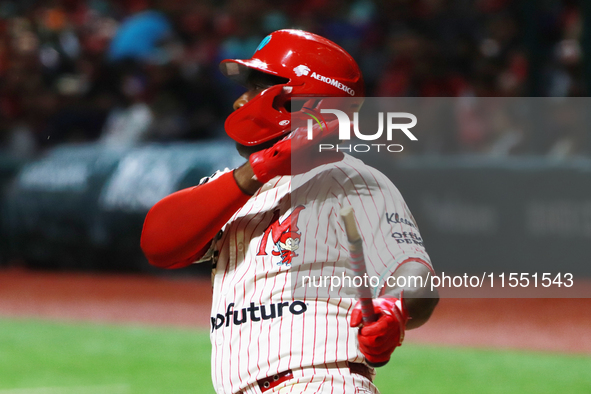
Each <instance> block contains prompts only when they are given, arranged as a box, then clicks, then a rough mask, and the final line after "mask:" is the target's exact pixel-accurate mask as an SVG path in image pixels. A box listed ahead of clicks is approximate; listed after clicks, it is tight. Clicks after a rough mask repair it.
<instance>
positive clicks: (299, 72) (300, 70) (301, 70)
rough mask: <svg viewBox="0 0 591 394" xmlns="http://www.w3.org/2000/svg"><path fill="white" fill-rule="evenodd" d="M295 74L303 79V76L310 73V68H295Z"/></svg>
mask: <svg viewBox="0 0 591 394" xmlns="http://www.w3.org/2000/svg"><path fill="white" fill-rule="evenodd" d="M293 72H294V73H296V75H297V76H298V77H301V76H302V75H308V74H309V73H310V68H309V67H308V66H304V65H303V64H300V65H299V66H297V67H294V69H293Z"/></svg>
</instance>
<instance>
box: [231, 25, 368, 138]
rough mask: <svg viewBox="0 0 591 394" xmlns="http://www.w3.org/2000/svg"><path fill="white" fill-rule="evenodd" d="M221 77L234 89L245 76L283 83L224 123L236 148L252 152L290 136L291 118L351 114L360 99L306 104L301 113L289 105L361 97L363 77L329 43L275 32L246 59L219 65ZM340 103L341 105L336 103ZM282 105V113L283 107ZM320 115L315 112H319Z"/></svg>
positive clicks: (300, 34)
mask: <svg viewBox="0 0 591 394" xmlns="http://www.w3.org/2000/svg"><path fill="white" fill-rule="evenodd" d="M220 69H221V71H222V73H223V74H224V75H225V76H227V77H228V78H231V79H232V80H235V81H236V82H238V83H241V84H246V83H247V79H248V74H249V72H250V70H258V71H260V72H263V73H266V74H270V75H274V76H276V77H281V78H284V79H285V80H286V81H287V82H285V83H283V84H279V85H274V86H272V87H270V88H268V89H266V90H264V91H263V92H261V93H260V94H259V95H257V96H256V97H255V98H253V99H252V100H250V101H249V102H248V103H246V104H245V105H244V106H242V107H241V108H239V109H238V110H236V111H234V112H233V113H232V114H231V115H230V116H228V118H227V119H226V123H225V129H226V133H228V135H229V136H230V137H231V138H232V139H234V140H235V141H236V142H238V143H240V144H242V145H247V146H252V145H258V144H261V143H263V142H267V141H270V140H272V139H274V138H277V137H280V136H282V135H284V134H287V133H289V132H290V131H291V130H292V128H291V120H292V116H294V117H301V118H302V119H304V117H306V118H307V117H308V115H306V114H304V112H303V111H306V112H310V111H312V112H315V110H316V111H318V110H320V109H321V108H339V109H341V110H344V111H345V112H348V113H352V112H354V111H356V110H358V109H359V107H360V105H361V103H362V102H363V99H359V100H354V102H353V103H352V102H351V101H346V107H343V104H339V100H336V101H335V99H331V100H326V99H325V100H320V99H319V100H308V101H306V102H305V103H302V104H303V106H302V107H301V110H298V111H295V112H290V111H289V110H288V107H289V108H296V107H297V106H295V105H293V103H292V101H294V100H295V98H296V97H357V98H360V97H363V96H364V94H365V91H364V85H363V77H362V75H361V72H360V71H359V67H358V66H357V63H355V60H353V58H352V57H351V55H349V54H348V53H347V52H346V51H345V50H344V49H343V48H341V47H340V46H338V45H337V44H335V43H334V42H332V41H330V40H327V39H326V38H323V37H320V36H318V35H316V34H312V33H308V32H305V31H301V30H278V31H276V32H273V33H271V34H270V35H268V36H267V37H265V38H264V39H263V41H261V43H260V44H259V46H258V48H257V49H256V51H255V53H254V54H253V56H252V58H251V59H248V60H239V59H227V60H223V61H222V62H221V64H220ZM340 101H343V100H340ZM286 105H287V107H286ZM318 112H319V111H318Z"/></svg>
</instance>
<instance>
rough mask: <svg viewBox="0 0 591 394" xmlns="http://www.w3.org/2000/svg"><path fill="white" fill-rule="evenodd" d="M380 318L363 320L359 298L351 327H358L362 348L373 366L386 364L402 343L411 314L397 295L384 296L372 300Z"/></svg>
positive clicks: (362, 351)
mask: <svg viewBox="0 0 591 394" xmlns="http://www.w3.org/2000/svg"><path fill="white" fill-rule="evenodd" d="M373 307H374V311H375V313H376V315H377V320H376V321H375V322H373V323H367V324H365V323H363V317H362V314H361V304H360V303H359V301H357V304H356V305H355V308H353V313H352V314H351V327H359V326H361V328H360V329H359V334H358V336H357V338H358V340H359V349H360V350H361V353H363V355H364V356H365V358H366V360H367V361H368V362H369V363H370V364H373V365H374V366H381V365H385V364H386V363H387V362H388V361H390V355H391V354H392V352H394V349H396V347H397V346H400V345H402V341H403V340H404V330H405V328H406V322H407V321H408V314H407V313H406V311H405V308H404V306H403V305H402V300H399V299H397V298H393V297H392V298H390V297H382V298H377V299H374V300H373Z"/></svg>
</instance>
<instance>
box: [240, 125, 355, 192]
mask: <svg viewBox="0 0 591 394" xmlns="http://www.w3.org/2000/svg"><path fill="white" fill-rule="evenodd" d="M338 129H339V123H338V120H336V119H335V120H332V121H330V122H326V123H322V127H320V126H319V125H318V124H315V125H314V126H313V127H312V132H313V136H312V139H311V140H309V139H308V128H307V127H299V128H297V129H296V130H294V131H292V132H291V133H290V134H289V135H288V136H287V137H285V138H283V139H282V140H280V141H278V142H277V143H276V144H275V145H273V146H272V147H270V148H268V149H264V150H262V151H259V152H255V153H253V154H252V155H250V158H249V161H250V166H251V167H252V170H253V171H254V174H255V176H256V177H257V180H258V181H259V182H262V183H267V182H268V181H269V180H271V179H273V178H275V177H276V176H279V175H297V174H303V173H305V172H308V171H310V170H311V169H313V168H315V167H318V166H321V165H323V164H328V163H333V162H335V161H340V160H342V159H343V156H344V155H343V153H342V152H335V151H330V150H324V149H323V150H322V152H319V151H318V150H319V145H318V144H319V143H322V142H323V141H327V140H330V139H335V141H336V135H337V133H338ZM335 141H331V142H333V143H334V142H335Z"/></svg>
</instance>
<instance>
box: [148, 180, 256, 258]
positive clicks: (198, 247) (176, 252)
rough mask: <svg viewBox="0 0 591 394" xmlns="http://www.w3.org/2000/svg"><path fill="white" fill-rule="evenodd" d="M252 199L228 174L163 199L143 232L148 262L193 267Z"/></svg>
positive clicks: (153, 210)
mask: <svg viewBox="0 0 591 394" xmlns="http://www.w3.org/2000/svg"><path fill="white" fill-rule="evenodd" d="M250 197H251V196H250V195H249V194H246V193H245V192H244V191H243V190H242V189H241V187H239V186H238V184H237V181H236V180H235V179H234V174H233V173H227V174H224V175H222V176H220V177H219V178H217V179H214V180H212V181H210V182H208V183H206V184H204V185H200V186H196V187H191V188H188V189H184V190H181V191H178V192H176V193H173V194H171V195H170V196H167V197H165V198H163V199H162V200H160V201H159V202H158V203H157V204H156V205H154V206H153V207H152V209H150V211H149V212H148V215H147V216H146V220H145V222H144V228H143V230H142V238H141V246H142V250H143V251H144V254H145V255H146V257H147V258H148V261H149V262H150V264H152V265H155V266H158V267H163V268H180V267H182V266H185V265H188V264H190V263H191V262H192V261H194V260H195V259H197V258H198V257H201V256H200V255H199V254H201V255H203V253H204V252H205V251H206V249H207V248H206V247H207V245H208V244H209V242H210V241H211V240H212V238H213V237H214V236H215V235H216V234H217V233H218V231H219V230H220V229H221V228H222V226H223V225H224V224H225V223H226V222H227V221H228V220H229V219H230V218H231V217H232V215H233V214H234V213H235V212H236V211H237V210H238V209H240V207H242V206H243V205H244V204H245V203H246V202H247V201H248V200H249V198H250ZM191 259H193V260H191Z"/></svg>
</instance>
